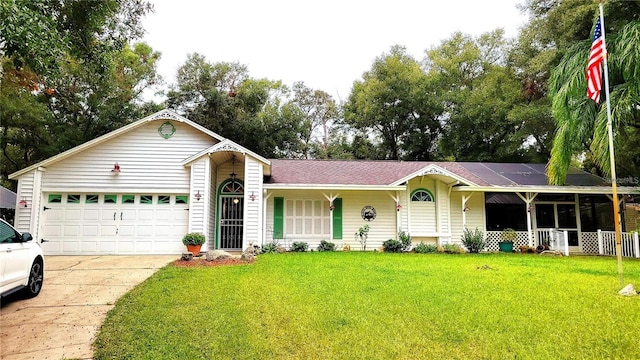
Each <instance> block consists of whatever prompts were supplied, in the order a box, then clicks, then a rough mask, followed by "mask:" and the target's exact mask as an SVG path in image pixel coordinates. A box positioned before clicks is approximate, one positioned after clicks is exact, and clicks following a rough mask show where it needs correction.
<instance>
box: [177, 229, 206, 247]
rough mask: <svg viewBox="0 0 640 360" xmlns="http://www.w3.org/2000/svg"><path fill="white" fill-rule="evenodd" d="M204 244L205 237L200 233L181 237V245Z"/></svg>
mask: <svg viewBox="0 0 640 360" xmlns="http://www.w3.org/2000/svg"><path fill="white" fill-rule="evenodd" d="M204 242H205V236H204V234H202V233H197V232H193V233H188V234H186V235H185V236H183V237H182V243H183V244H185V245H202V244H204Z"/></svg>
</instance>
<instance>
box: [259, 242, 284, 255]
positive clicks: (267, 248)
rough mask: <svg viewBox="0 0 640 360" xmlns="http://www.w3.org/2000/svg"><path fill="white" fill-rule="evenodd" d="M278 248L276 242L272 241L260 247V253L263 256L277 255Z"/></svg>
mask: <svg viewBox="0 0 640 360" xmlns="http://www.w3.org/2000/svg"><path fill="white" fill-rule="evenodd" d="M279 246H280V245H278V242H277V241H272V242H270V243H266V244H264V245H262V253H263V254H272V253H277V252H278V247H279Z"/></svg>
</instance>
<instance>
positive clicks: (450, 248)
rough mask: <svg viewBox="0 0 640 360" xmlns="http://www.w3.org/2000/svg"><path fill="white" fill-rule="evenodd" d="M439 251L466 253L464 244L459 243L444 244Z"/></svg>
mask: <svg viewBox="0 0 640 360" xmlns="http://www.w3.org/2000/svg"><path fill="white" fill-rule="evenodd" d="M438 251H440V252H443V253H445V254H462V253H464V249H463V248H462V246H460V245H458V244H444V245H442V246H441V247H440V248H439V249H438Z"/></svg>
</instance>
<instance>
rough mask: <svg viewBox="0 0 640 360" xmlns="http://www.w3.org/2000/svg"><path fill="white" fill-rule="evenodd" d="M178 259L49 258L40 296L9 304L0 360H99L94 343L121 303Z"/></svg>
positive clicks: (0, 312)
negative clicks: (94, 349) (136, 288)
mask: <svg viewBox="0 0 640 360" xmlns="http://www.w3.org/2000/svg"><path fill="white" fill-rule="evenodd" d="M178 257H179V255H166V256H165V255H162V256H156V255H149V256H47V257H45V272H44V286H43V288H42V291H41V292H40V295H38V296H37V297H36V298H34V299H29V300H21V299H16V298H15V297H9V298H8V299H3V303H2V307H1V308H0V358H2V359H4V360H21V359H56V360H58V359H68V358H73V359H91V358H93V350H92V343H93V341H94V339H95V336H96V334H97V331H98V329H99V328H100V326H101V325H102V323H103V321H104V319H105V317H106V314H107V312H108V311H109V310H110V309H111V308H113V305H114V304H115V302H116V301H117V300H118V299H119V298H120V297H121V296H122V295H124V294H125V293H126V292H127V291H129V290H130V289H132V288H133V287H135V286H136V285H138V284H139V283H141V282H142V281H144V280H145V279H147V278H148V277H149V276H151V275H152V274H153V273H154V272H156V271H157V270H158V269H160V268H161V267H164V266H165V265H167V264H168V263H170V262H171V261H173V260H176V259H178ZM5 300H6V301H5Z"/></svg>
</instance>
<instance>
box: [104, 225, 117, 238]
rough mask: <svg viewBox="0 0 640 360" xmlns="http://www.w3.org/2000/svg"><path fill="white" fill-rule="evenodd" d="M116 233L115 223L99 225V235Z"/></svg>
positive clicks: (113, 234)
mask: <svg viewBox="0 0 640 360" xmlns="http://www.w3.org/2000/svg"><path fill="white" fill-rule="evenodd" d="M116 235H118V227H117V226H116V225H102V226H100V236H116Z"/></svg>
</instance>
